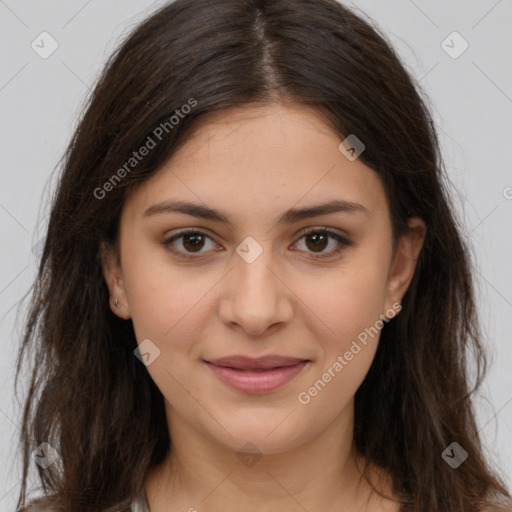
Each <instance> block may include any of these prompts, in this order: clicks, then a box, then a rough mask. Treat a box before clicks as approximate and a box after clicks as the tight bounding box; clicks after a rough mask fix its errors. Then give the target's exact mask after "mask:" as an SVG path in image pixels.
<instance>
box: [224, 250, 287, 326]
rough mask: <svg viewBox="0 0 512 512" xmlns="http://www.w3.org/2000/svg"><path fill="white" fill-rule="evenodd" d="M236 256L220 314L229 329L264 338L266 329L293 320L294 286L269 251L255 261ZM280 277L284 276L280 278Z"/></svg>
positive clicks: (227, 280) (225, 287) (225, 285)
mask: <svg viewBox="0 0 512 512" xmlns="http://www.w3.org/2000/svg"><path fill="white" fill-rule="evenodd" d="M249 261H251V260H250V259H249V260H245V259H244V258H243V257H241V256H239V255H238V254H234V255H233V264H234V267H233V268H232V270H231V271H230V272H229V273H228V275H227V276H226V278H225V279H224V280H223V281H224V288H223V290H222V297H221V300H220V305H219V315H220V317H221V319H222V321H223V322H224V323H225V324H226V325H229V326H230V327H235V326H238V327H239V328H241V329H243V330H244V331H245V333H246V334H248V335H251V336H261V335H262V334H264V333H265V332H266V331H267V330H269V329H271V328H273V327H276V326H277V325H279V324H281V325H282V324H285V323H287V322H289V321H290V318H291V317H292V315H293V298H294V294H293V292H292V291H291V289H293V286H291V283H287V282H286V277H285V276H283V275H282V274H283V272H280V271H279V268H280V267H279V266H278V265H277V264H276V262H275V260H273V258H272V251H271V250H270V249H268V248H266V249H264V250H263V252H262V253H261V254H260V255H259V256H258V257H257V258H256V259H255V260H254V261H252V262H249ZM280 274H281V275H280Z"/></svg>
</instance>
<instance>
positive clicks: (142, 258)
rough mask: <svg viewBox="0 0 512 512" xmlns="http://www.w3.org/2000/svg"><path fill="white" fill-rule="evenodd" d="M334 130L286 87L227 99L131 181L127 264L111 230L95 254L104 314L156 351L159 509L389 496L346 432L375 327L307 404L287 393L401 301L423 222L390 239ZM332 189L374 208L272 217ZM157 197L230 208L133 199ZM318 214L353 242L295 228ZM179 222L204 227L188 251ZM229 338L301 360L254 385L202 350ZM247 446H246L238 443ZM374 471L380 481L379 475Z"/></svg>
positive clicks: (306, 505)
mask: <svg viewBox="0 0 512 512" xmlns="http://www.w3.org/2000/svg"><path fill="white" fill-rule="evenodd" d="M360 138H361V139H363V138H364V136H363V135H362V136H360ZM341 140H342V139H340V137H339V135H337V134H336V133H334V132H333V131H332V130H331V129H330V128H329V127H328V126H327V125H326V124H325V123H324V121H323V120H322V119H321V117H319V116H318V115H317V113H316V112H315V111H314V110H310V109H309V108H305V107H302V106H299V105H296V104H274V105H272V106H269V105H267V106H263V107H262V106H255V105H246V106H243V107H238V108H235V109H230V110H227V111H222V112H220V113H215V114H214V115H210V116H209V117H208V118H207V119H206V121H205V122H204V123H202V125H200V126H199V128H198V129H197V130H196V131H195V132H194V133H193V134H192V136H191V137H190V138H189V139H188V140H187V142H186V143H185V144H184V145H183V146H182V147H181V148H180V149H179V150H178V151H177V152H176V153H175V154H174V155H173V156H172V157H171V159H170V160H169V161H168V162H167V163H166V165H164V166H163V167H162V168H161V169H160V170H159V171H158V172H157V173H156V174H155V175H154V176H152V177H151V178H150V179H149V180H147V181H145V182H143V183H142V185H141V186H139V187H138V188H136V189H134V190H133V191H132V193H131V194H129V195H128V197H127V199H126V202H125V204H124V207H123V211H122V216H121V225H120V264H118V263H117V260H116V254H115V251H114V250H112V249H111V248H110V249H109V248H108V247H106V248H105V249H104V259H103V269H104V276H105V280H106V283H107V285H108V287H109V291H110V294H111V302H112V301H113V300H114V299H117V300H118V301H119V308H117V307H114V306H113V305H111V308H112V311H113V312H114V314H116V315H118V316H119V317H121V318H124V319H128V318H131V319H132V321H133V325H134V329H135V333H136V337H137V340H138V342H139V344H140V343H141V342H142V341H143V340H145V339H150V340H151V341H152V343H154V345H156V346H157V347H158V349H159V350H160V354H159V356H158V357H156V359H154V361H152V362H151V363H150V364H149V365H148V366H147V370H148V372H149V373H150V375H151V377H152V378H153V380H154V381H155V382H156V384H157V385H158V387H159V389H160V390H161V391H162V394H163V395H164V397H165V399H166V402H165V405H166V412H167V420H168V427H169V432H170V436H171V439H172V446H173V451H172V455H171V457H170V458H169V459H168V460H166V462H165V463H164V464H162V465H161V466H159V467H158V468H156V469H154V470H153V471H152V472H151V473H150V474H149V476H148V478H147V480H146V482H145V490H146V494H147V497H148V502H149V505H150V507H151V511H152V512H164V511H167V512H168V511H169V510H172V511H174V510H180V511H187V510H190V512H193V510H194V509H195V510H198V511H209V512H217V511H218V512H221V511H222V512H225V511H235V510H237V511H238V510H240V504H243V509H244V510H246V511H262V510H264V511H267V512H273V511H279V512H282V511H290V512H294V511H297V512H299V511H303V510H308V511H318V510H322V511H324V512H325V511H334V510H336V511H339V510H351V511H359V510H368V511H377V510H398V508H397V505H396V504H395V503H394V502H392V501H390V500H385V499H383V498H381V497H380V496H379V495H378V494H376V493H373V494H371V488H370V486H369V484H368V482H367V481H366V480H365V479H364V478H362V477H361V474H360V471H359V470H358V468H357V467H356V462H359V463H361V461H360V460H359V459H357V457H356V455H355V454H354V452H353V450H352V449H351V447H352V431H353V423H354V395H355V392H356V390H357V389H358V387H359V386H360V384H361V383H362V381H363V379H364V377H365V375H366V373H367V372H368V369H369V367H370V364H371V362H372V359H373V357H374V355H375V351H376V349H377V344H378V340H379V335H376V336H374V337H373V338H369V341H368V343H367V345H366V346H362V350H361V351H360V352H358V353H357V355H355V356H354V357H353V359H352V360H351V361H349V362H348V364H347V365H346V366H344V368H343V370H342V371H340V372H338V373H336V376H335V377H333V378H331V380H330V381H329V382H328V383H327V384H326V385H325V387H324V388H323V389H321V391H320V392H318V393H317V395H316V396H314V397H312V398H311V400H310V401H309V403H307V404H302V403H300V402H299V401H298V398H297V397H298V394H299V393H300V392H304V391H307V390H308V389H309V388H310V387H311V386H312V385H313V384H314V383H315V381H317V380H318V379H320V378H322V375H323V374H324V373H325V372H327V370H328V368H329V367H332V365H333V363H334V362H335V361H336V360H337V357H338V356H339V355H343V354H345V352H347V351H348V350H349V349H350V346H351V343H352V342H353V341H354V340H356V339H357V336H358V335H359V334H360V333H361V332H362V331H364V329H365V328H369V327H370V326H374V325H375V324H376V321H377V320H379V318H382V316H380V315H383V314H385V313H386V311H389V310H391V312H393V305H394V304H395V310H394V311H396V304H397V303H400V302H401V300H402V297H403V295H404V294H405V292H406V291H407V288H408V286H409V284H410V281H411V279H412V276H413V273H414V268H415V265H416V260H417V258H418V255H419V252H420V250H421V247H422V244H423V240H424V236H425V225H424V223H423V222H422V221H421V219H418V218H412V219H410V220H409V225H410V227H411V228H412V231H411V233H410V234H409V235H407V236H404V237H402V238H401V239H400V240H399V243H398V246H397V248H396V252H393V246H392V231H391V220H390V213H389V205H388V203H387V198H386V195H385V192H384V188H383V186H382V184H381V182H380V179H379V178H378V176H377V174H376V173H375V172H374V171H373V170H372V169H370V168H369V167H367V166H365V165H364V164H363V163H362V162H361V161H360V159H356V160H354V161H350V160H349V159H347V158H346V157H345V156H344V155H343V154H342V153H341V152H340V151H339V149H338V145H339V144H340V142H341ZM331 199H345V200H347V201H353V202H357V203H360V204H362V205H363V206H364V207H365V208H366V209H367V210H368V213H367V214H364V213H361V212H337V213H329V214H326V215H322V216H318V217H313V218H307V219H304V220H301V221H298V222H295V223H293V224H291V225H284V224H283V225H281V224H278V223H277V220H278V218H279V217H280V216H281V215H282V214H283V213H284V212H285V211H286V210H288V209H289V208H301V207H305V206H310V205H316V204H320V203H323V202H326V201H328V200H331ZM166 200H182V201H190V202H194V203H199V204H202V205H207V206H208V207H210V208H213V209H216V210H222V211H223V212H224V213H225V214H226V215H227V216H228V217H229V219H231V223H232V225H231V226H229V225H227V224H223V223H221V222H218V221H213V220H205V219H201V218H196V217H192V216H189V215H186V214H183V213H176V212H167V213H160V214H155V215H152V216H147V217H145V216H143V212H144V211H145V210H146V209H147V208H148V207H150V206H152V205H154V204H156V203H159V202H161V201H166ZM322 227H326V228H329V229H330V230H332V231H334V232H336V233H339V234H342V235H343V234H344V235H345V236H346V237H348V238H349V240H350V241H352V242H353V244H352V245H349V246H342V245H340V244H339V243H338V242H337V241H336V240H335V239H332V238H329V239H328V241H326V242H324V243H318V242H317V245H315V241H314V240H312V237H311V236H309V237H307V236H306V237H305V236H303V232H304V230H305V229H306V228H322ZM184 228H194V229H197V230H199V231H201V232H203V233H205V234H206V235H208V237H210V238H205V239H204V241H203V242H202V243H200V244H199V247H198V248H197V249H196V252H194V246H193V244H191V243H190V239H189V238H187V237H182V238H179V239H177V240H175V241H174V242H173V244H172V247H174V248H175V250H176V251H178V252H179V253H181V254H185V255H186V254H187V253H188V254H189V255H191V256H192V258H191V259H186V258H185V257H180V256H178V255H177V254H174V253H172V252H171V250H170V249H169V248H168V247H167V248H166V247H165V246H164V245H163V244H162V242H163V241H164V240H165V239H168V238H169V237H170V236H171V235H174V234H177V233H178V232H179V231H180V230H182V229H184ZM248 236H251V237H252V238H253V239H254V240H256V241H257V243H258V244H259V245H260V246H261V248H262V253H261V254H260V255H259V256H258V257H257V258H256V259H255V260H254V261H252V262H251V263H248V262H247V261H246V260H244V259H243V258H242V257H241V256H239V254H238V253H237V252H236V249H237V247H238V246H239V245H240V244H241V242H242V241H244V240H245V238H246V237H248ZM337 248H341V251H340V252H339V253H337V254H335V251H336V249H337ZM251 250H252V249H251ZM315 255H324V256H325V255H328V256H329V255H330V256H329V257H326V258H323V259H315ZM379 334H380V331H379ZM234 354H245V355H248V356H252V357H259V356H263V355H268V354H279V355H285V356H293V357H300V358H302V359H309V360H311V363H309V364H308V365H307V366H306V367H305V368H304V369H303V370H302V371H301V373H300V374H298V375H297V376H296V377H295V378H294V379H293V380H292V381H290V382H288V383H287V384H285V385H284V386H282V387H280V388H278V389H277V390H274V391H271V392H267V393H262V394H247V393H244V392H242V391H237V390H234V389H232V388H230V387H228V386H226V385H225V384H224V383H222V382H221V381H220V380H219V379H218V378H217V377H216V376H215V375H214V374H213V372H212V371H211V370H210V368H209V367H207V366H206V365H205V363H204V362H203V359H212V358H219V357H224V356H228V355H234ZM141 364H142V363H141ZM246 443H251V445H252V446H254V447H256V448H245V449H244V448H243V447H244V446H245V445H246ZM251 450H254V451H257V452H258V455H259V458H258V459H257V461H256V463H254V464H251V463H244V462H243V460H241V459H240V458H239V457H237V454H240V453H241V452H244V451H246V452H250V451H251ZM373 475H374V476H375V480H374V484H375V485H378V486H380V487H379V488H380V490H381V491H383V492H387V493H389V494H391V490H390V487H389V477H388V476H387V475H385V474H384V473H380V472H378V471H377V470H374V473H373ZM192 507H194V508H192Z"/></svg>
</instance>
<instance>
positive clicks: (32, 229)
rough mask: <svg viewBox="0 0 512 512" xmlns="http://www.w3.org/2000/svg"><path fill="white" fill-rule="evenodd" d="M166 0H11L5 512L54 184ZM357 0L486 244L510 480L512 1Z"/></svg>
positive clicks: (5, 185) (489, 318)
mask: <svg viewBox="0 0 512 512" xmlns="http://www.w3.org/2000/svg"><path fill="white" fill-rule="evenodd" d="M163 3H164V2H162V1H159V2H158V1H157V2H150V1H148V0H139V1H135V0H123V1H121V0H107V1H105V0H103V1H99V0H89V1H86V0H52V1H50V0H49V1H39V2H34V1H33V0H32V1H29V0H0V41H1V45H0V62H1V66H0V120H1V121H0V130H1V132H0V134H1V137H0V148H1V152H0V156H1V159H0V173H1V176H0V178H1V179H0V228H1V245H0V335H1V343H2V351H1V355H0V390H1V392H0V459H1V461H2V463H1V464H0V512H4V511H5V512H8V511H14V504H15V501H16V497H17V493H18V490H19V484H20V476H21V475H20V464H19V462H18V459H17V449H18V448H17V441H18V434H19V426H20V409H19V407H18V405H17V402H16V401H15V399H14V393H13V377H14V363H15V356H16V353H17V350H18V346H19V338H20V328H21V318H20V317H18V318H17V316H16V311H17V304H18V302H19V300H20V299H21V297H22V296H23V295H24V294H25V293H26V292H27V290H28V288H29V286H30V284H31V283H32V279H33V277H34V275H35V270H36V255H37V242H38V241H39V240H40V239H41V236H42V235H43V234H44V231H45V222H46V218H47V217H46V216H47V213H48V205H47V204H46V203H45V202H44V201H45V199H46V198H47V197H48V190H52V187H54V185H55V180H54V179H53V180H51V181H49V180H50V178H51V175H52V173H53V174H54V169H55V167H56V165H57V164H58V161H59V159H60V158H61V156H62V154H63V152H64V150H65V148H66V145H67V143H68V142H69V139H70V137H71V134H72V132H73V129H74V127H75V123H76V120H77V118H78V116H79V114H80V111H79V109H80V107H81V105H82V103H83V101H84V99H85V97H86V95H87V94H88V93H89V90H90V88H91V87H93V85H94V83H95V80H96V79H97V77H98V74H99V72H100V70H101V68H102V66H103V64H104V62H105V60H106V59H107V57H108V56H109V55H110V54H111V53H112V51H113V50H114V48H115V47H116V44H117V42H118V41H119V38H120V37H122V36H123V35H125V34H126V32H127V31H129V30H130V29H131V28H133V26H134V25H135V24H136V23H137V22H138V21H140V20H142V19H143V18H144V17H146V16H147V15H148V14H150V13H151V12H152V11H153V10H155V9H156V8H158V7H159V6H160V5H162V4H163ZM346 3H347V5H352V6H355V7H356V8H357V9H360V10H361V11H362V12H364V13H366V14H367V15H368V16H370V18H372V19H373V20H374V22H375V23H376V24H377V25H378V26H379V27H380V28H381V29H382V30H383V31H384V33H385V34H387V36H388V37H389V39H390V40H391V42H392V43H393V45H394V47H395V48H396V49H397V50H398V52H399V54H400V56H401V57H402V59H403V61H404V63H405V65H406V66H407V67H408V68H409V69H410V70H411V72H412V73H413V74H414V75H415V76H416V77H417V78H418V80H420V84H421V86H422V88H423V90H424V92H425V94H427V95H428V97H429V98H430V100H431V102H432V107H431V108H432V110H433V113H434V116H435V120H436V122H437V126H438V131H439V135H440V138H441V144H442V150H443V155H444V158H445V163H446V168H447V170H448V173H449V179H450V181H451V184H452V196H453V201H454V204H455V208H456V210H457V212H458V213H459V215H460V217H461V219H462V221H463V223H464V226H465V236H466V237H467V239H469V240H470V243H471V244H472V246H473V249H474V255H475V258H476V260H475V264H476V265H475V266H476V268H475V271H474V272H475V279H476V283H477V292H478V296H477V299H478V306H479V310H480V315H481V320H482V323H483V327H484V333H485V340H484V342H485V345H486V348H487V349H488V352H489V355H490V360H491V367H490V371H489V374H488V377H487V379H486V381H485V384H484V386H483V387H482V388H481V391H480V394H479V398H478V400H477V402H476V406H477V413H478V422H479V427H480V431H481V434H482V436H483V439H484V442H485V446H486V451H487V452H488V454H489V457H490V458H491V460H492V461H493V462H494V463H495V464H496V465H497V466H500V467H501V468H503V474H504V476H505V478H506V481H507V482H508V483H510V482H511V480H512V442H511V439H512V377H511V374H512V372H511V370H510V361H511V360H512V339H511V335H510V324H509V320H510V319H511V318H512V271H511V268H510V265H511V262H512V257H511V256H512V233H511V231H512V229H511V228H512V171H511V156H512V154H511V150H510V148H511V147H512V65H511V64H512V62H511V58H510V52H511V49H512V36H511V29H512V1H511V0H492V1H491V0H489V1H487V0H486V1H484V0H469V1H468V0H451V1H450V2H446V1H444V0H429V1H420V0H414V1H413V0H388V1H386V2H384V1H381V0H355V1H353V2H346ZM42 32H47V33H48V34H50V36H51V38H52V39H53V40H55V41H56V43H53V42H52V39H50V38H49V36H47V35H44V36H40V34H41V33H42ZM454 32H456V33H455V34H454ZM41 37H45V38H46V39H45V41H46V42H47V43H46V44H45V48H46V51H48V50H50V49H52V48H51V44H54V45H55V44H57V45H58V47H57V49H56V51H54V53H53V54H52V55H50V56H49V57H48V58H42V56H41V55H40V53H37V52H36V51H35V50H34V49H33V47H32V43H33V41H35V42H36V43H37V41H40V38H41ZM39 45H40V47H41V46H42V44H41V43H39ZM36 48H37V47H36ZM41 51H42V49H41V48H40V49H39V52H41ZM34 246H35V247H34ZM439 456H441V454H439Z"/></svg>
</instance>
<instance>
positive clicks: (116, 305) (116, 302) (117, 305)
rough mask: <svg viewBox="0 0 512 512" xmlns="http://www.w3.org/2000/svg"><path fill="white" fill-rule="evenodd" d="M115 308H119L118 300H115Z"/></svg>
mask: <svg viewBox="0 0 512 512" xmlns="http://www.w3.org/2000/svg"><path fill="white" fill-rule="evenodd" d="M114 306H115V307H116V308H119V301H118V300H117V299H114Z"/></svg>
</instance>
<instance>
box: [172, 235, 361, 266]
mask: <svg viewBox="0 0 512 512" xmlns="http://www.w3.org/2000/svg"><path fill="white" fill-rule="evenodd" d="M311 234H317V235H327V236H328V237H329V238H331V239H334V240H336V241H337V242H339V246H338V247H337V248H336V249H335V250H334V251H331V252H330V253H328V254H327V256H321V255H320V256H319V255H315V254H314V253H312V254H313V256H312V258H313V259H315V260H321V259H327V258H331V257H333V256H336V255H337V254H338V253H339V252H341V251H342V250H343V249H344V247H348V246H351V245H353V242H351V241H350V240H349V239H348V238H346V237H344V236H343V235H340V234H339V233H336V232H334V231H330V230H329V229H327V228H310V229H308V230H307V231H305V232H304V233H302V235H301V236H300V238H299V239H298V240H297V242H298V241H299V240H301V239H302V238H304V237H305V236H307V235H311ZM186 235H202V236H204V237H206V238H209V239H210V240H212V241H214V240H213V239H212V237H210V236H209V235H207V234H206V233H204V232H203V231H200V230H197V229H185V230H183V231H180V232H179V233H177V234H175V235H173V236H172V237H170V238H167V239H165V240H164V241H163V242H162V245H163V246H164V247H165V248H167V249H169V250H170V251H172V252H173V253H174V254H177V255H178V256H180V257H183V258H185V259H197V258H198V257H199V256H198V255H200V254H201V253H196V254H198V255H193V253H183V252H181V251H178V250H176V249H175V248H174V247H173V246H172V243H173V242H174V241H175V240H178V239H179V238H182V237H183V236H186Z"/></svg>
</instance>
